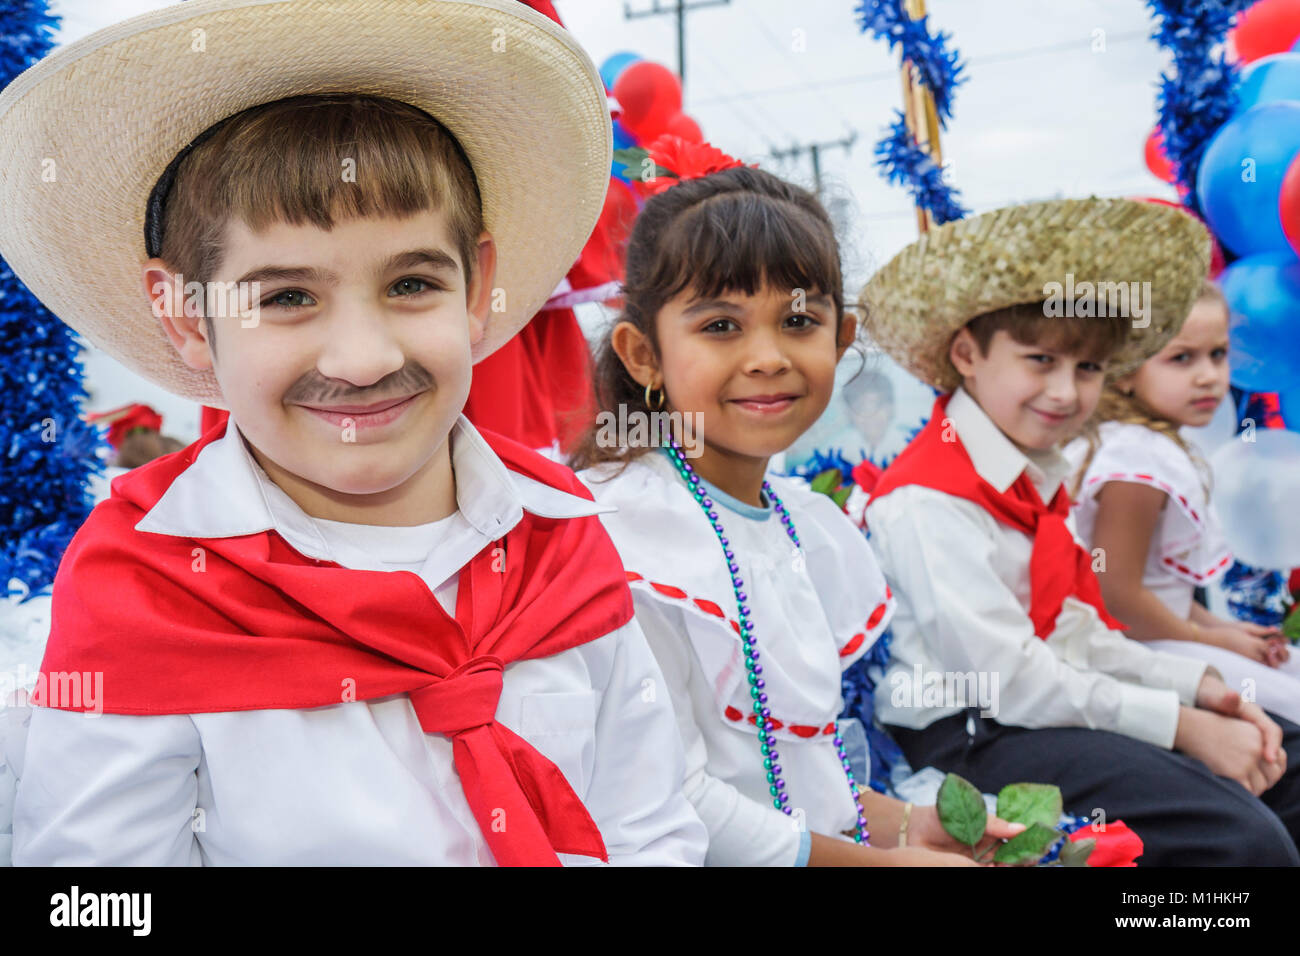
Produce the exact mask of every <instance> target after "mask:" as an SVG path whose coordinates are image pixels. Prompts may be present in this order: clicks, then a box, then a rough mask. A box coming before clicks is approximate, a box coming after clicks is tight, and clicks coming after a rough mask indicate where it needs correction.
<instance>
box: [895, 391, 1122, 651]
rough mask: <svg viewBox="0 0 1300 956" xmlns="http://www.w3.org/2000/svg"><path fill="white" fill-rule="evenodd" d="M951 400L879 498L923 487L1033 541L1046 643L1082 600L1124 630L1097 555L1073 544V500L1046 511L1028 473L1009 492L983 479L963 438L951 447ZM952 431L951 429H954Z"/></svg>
mask: <svg viewBox="0 0 1300 956" xmlns="http://www.w3.org/2000/svg"><path fill="white" fill-rule="evenodd" d="M951 398H952V395H951V394H948V395H943V396H940V397H939V399H938V400H937V401H936V402H935V403H934V410H933V411H932V412H931V413H930V421H929V423H928V424H927V425H926V426H925V428H923V429H921V433H920V434H919V435H917V436H916V438H914V439H913V440H912V441H911V443H910V444H908V446H907V447H906V448H904V449H903V451H902V453H901V454H900V455H899V456H898V457H897V458H896V459H894V462H893V463H892V464H891V465H890V466H889V467H888V468H886V469H885V473H884V474H883V475H881V476H880V480H879V482H877V484H876V487H875V490H874V492H873V493H872V496H871V497H872V499H873V500H875V499H879V498H883V497H884V496H885V495H887V494H889V493H890V492H891V491H893V490H894V489H896V488H901V487H903V486H904V485H920V486H921V487H923V488H933V489H934V490H935V491H942V492H943V493H944V494H948V495H953V496H954V497H957V498H964V499H966V500H967V501H972V502H974V503H975V504H977V505H979V506H980V507H981V508H983V509H984V510H985V511H987V512H988V513H989V514H991V515H992V516H993V517H994V518H996V519H997V520H998V521H1000V522H1001V523H1002V524H1004V525H1007V526H1008V527H1012V528H1015V529H1016V530H1017V531H1023V532H1024V533H1025V534H1027V535H1029V536H1030V537H1032V538H1033V539H1034V547H1033V552H1032V554H1031V557H1030V559H1029V586H1030V606H1029V618H1030V620H1031V621H1032V622H1033V625H1034V633H1035V634H1036V635H1038V636H1039V637H1040V638H1043V639H1044V640H1046V639H1047V636H1048V635H1049V634H1051V633H1052V628H1053V627H1055V625H1056V617H1057V615H1058V614H1060V613H1061V606H1062V605H1063V604H1064V603H1065V599H1066V598H1067V597H1070V596H1075V597H1077V598H1079V600H1081V601H1083V602H1084V603H1086V604H1090V605H1092V606H1093V607H1094V608H1095V609H1096V611H1097V614H1098V615H1099V616H1100V617H1101V620H1102V623H1104V624H1105V625H1106V626H1107V627H1110V628H1114V629H1116V630H1122V629H1123V627H1124V625H1123V624H1122V623H1120V622H1119V621H1117V620H1116V619H1115V618H1113V617H1111V616H1110V614H1108V613H1107V612H1106V606H1105V603H1104V602H1103V601H1102V598H1101V586H1100V585H1099V584H1098V583H1097V576H1096V575H1095V574H1093V572H1092V561H1091V555H1089V554H1088V552H1087V551H1085V550H1084V549H1083V548H1082V547H1080V546H1079V544H1078V543H1077V542H1076V541H1075V540H1074V537H1073V536H1072V535H1071V534H1070V529H1069V528H1068V527H1067V526H1066V523H1065V519H1066V517H1067V516H1068V515H1069V513H1070V496H1069V495H1067V494H1066V493H1065V488H1064V486H1062V487H1061V488H1059V489H1058V490H1057V492H1056V494H1055V495H1054V496H1053V497H1052V502H1051V504H1050V505H1044V504H1043V499H1042V498H1041V497H1039V494H1038V490H1037V489H1036V488H1034V484H1033V482H1032V481H1030V479H1029V475H1028V473H1027V472H1021V474H1020V477H1019V478H1017V479H1016V480H1015V482H1014V483H1013V484H1012V485H1011V487H1010V488H1008V489H1007V491H1006V493H1005V494H1003V493H999V492H998V490H997V489H996V488H994V487H993V486H992V485H991V484H989V483H988V482H987V481H985V480H984V479H983V478H981V477H980V475H979V474H978V472H976V471H975V466H974V464H972V462H971V459H970V455H969V453H967V451H966V448H965V446H964V445H962V443H961V438H959V437H958V436H957V435H956V433H955V432H954V433H953V434H952V440H951V441H945V440H944V437H943V434H944V431H945V423H946V422H948V420H947V419H946V418H945V416H944V412H945V410H946V409H947V407H948V401H949V400H950V399H951ZM949 425H950V423H949Z"/></svg>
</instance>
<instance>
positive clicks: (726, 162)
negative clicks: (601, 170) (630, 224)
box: [614, 133, 756, 198]
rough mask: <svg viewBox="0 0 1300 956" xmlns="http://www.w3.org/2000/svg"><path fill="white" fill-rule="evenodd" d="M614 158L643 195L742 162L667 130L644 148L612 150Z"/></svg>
mask: <svg viewBox="0 0 1300 956" xmlns="http://www.w3.org/2000/svg"><path fill="white" fill-rule="evenodd" d="M614 161H615V162H618V163H622V164H623V165H624V166H626V167H627V177H628V179H629V180H630V181H631V183H632V186H633V188H634V189H636V190H637V192H638V193H640V194H641V196H643V197H647V198H648V197H650V196H656V195H658V194H659V193H661V192H663V191H664V190H665V189H671V188H672V187H673V186H676V185H677V184H678V183H680V182H685V181H686V180H688V179H699V178H700V177H701V176H708V175H709V174H710V173H717V172H721V171H722V170H724V169H732V168H734V167H736V166H744V165H745V163H742V162H741V161H740V160H738V159H736V158H735V157H734V156H728V155H727V154H726V153H724V152H723V151H722V150H720V149H718V148H717V147H715V146H713V145H712V144H710V143H692V142H690V141H689V140H685V139H682V138H681V137H680V136H674V135H673V134H671V133H664V134H663V135H662V136H660V137H659V138H658V139H656V140H655V141H654V142H653V143H651V144H650V145H649V146H648V147H641V146H637V147H634V148H632V149H619V150H615V151H614ZM750 168H751V169H752V168H756V167H753V166H751V167H750Z"/></svg>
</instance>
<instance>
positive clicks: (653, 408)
mask: <svg viewBox="0 0 1300 956" xmlns="http://www.w3.org/2000/svg"><path fill="white" fill-rule="evenodd" d="M656 391H657V392H658V393H659V404H658V405H655V404H653V403H652V402H651V401H650V385H649V383H647V384H646V387H645V407H646V408H648V409H650V410H651V411H655V412H657V411H659V410H660V409H662V408H663V407H664V405H665V404H666V403H667V402H668V393H667V392H665V391H664V390H663V389H662V388H660V389H656Z"/></svg>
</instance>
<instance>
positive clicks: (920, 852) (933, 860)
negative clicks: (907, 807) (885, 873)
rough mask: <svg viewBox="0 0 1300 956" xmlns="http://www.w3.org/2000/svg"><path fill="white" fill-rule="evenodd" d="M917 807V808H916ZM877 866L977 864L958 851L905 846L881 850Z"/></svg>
mask: <svg viewBox="0 0 1300 956" xmlns="http://www.w3.org/2000/svg"><path fill="white" fill-rule="evenodd" d="M918 809H919V808H918ZM882 854H883V856H882V857H877V859H878V860H880V861H881V862H878V863H876V865H877V866H979V864H978V863H976V862H975V861H974V860H972V859H971V858H970V857H969V856H963V855H961V854H960V853H939V852H937V851H935V850H927V849H926V848H925V847H919V846H905V847H895V848H894V849H892V850H884V851H882Z"/></svg>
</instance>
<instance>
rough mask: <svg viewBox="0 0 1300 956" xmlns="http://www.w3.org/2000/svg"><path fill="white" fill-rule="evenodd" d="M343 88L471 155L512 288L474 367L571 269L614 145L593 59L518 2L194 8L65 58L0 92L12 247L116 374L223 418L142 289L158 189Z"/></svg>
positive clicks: (38, 286) (197, 2)
mask: <svg viewBox="0 0 1300 956" xmlns="http://www.w3.org/2000/svg"><path fill="white" fill-rule="evenodd" d="M196 38H202V44H201V46H202V49H201V50H199V49H197V47H196ZM343 92H346V93H362V94H369V95H374V96H382V97H388V98H391V99H395V100H399V101H401V102H404V103H408V104H411V105H412V106H415V107H418V108H419V109H422V110H424V111H425V112H427V113H429V114H430V115H431V116H433V117H435V118H436V119H437V120H438V121H440V122H441V123H442V124H443V125H444V126H446V127H447V129H448V130H450V132H451V133H452V135H453V136H455V137H456V139H457V140H458V141H459V143H460V145H461V146H462V147H463V148H464V150H465V153H466V155H467V156H468V157H469V160H470V163H471V165H472V167H473V169H474V174H475V177H476V178H477V180H478V186H479V191H480V194H481V196H482V199H483V216H484V224H485V227H486V228H487V230H488V231H489V232H490V233H491V234H492V236H493V238H494V239H495V240H496V245H497V271H496V278H495V280H494V283H493V284H494V286H495V287H497V288H500V289H502V290H504V293H505V295H504V305H505V308H504V311H501V312H493V313H491V315H490V317H489V321H488V323H487V328H486V331H485V334H484V336H483V339H482V341H481V342H480V343H479V344H478V345H477V346H475V348H474V350H473V360H474V361H475V362H477V361H479V360H480V359H482V358H484V357H486V356H487V355H489V354H491V353H492V352H493V351H494V350H495V349H497V348H498V347H499V346H501V345H502V344H504V343H505V342H506V341H507V340H509V339H510V337H511V336H513V335H514V334H515V333H516V332H517V331H518V330H519V329H520V328H521V327H522V326H523V325H524V324H526V323H527V321H528V320H529V319H530V318H531V317H532V315H533V314H534V312H536V311H537V309H538V308H539V307H540V306H541V305H542V304H543V303H544V302H545V301H546V299H547V297H548V296H549V295H550V294H551V292H552V291H553V290H554V289H555V287H556V285H557V284H558V283H559V281H560V280H561V279H562V278H563V276H564V275H565V273H567V272H568V270H569V269H570V268H571V267H572V265H573V263H574V261H576V260H577V258H578V256H579V254H580V253H581V251H582V247H583V244H584V243H585V242H586V240H587V237H588V236H589V235H590V233H591V230H592V229H593V228H594V226H595V224H596V221H597V219H598V217H599V215H600V210H601V206H602V204H603V202H604V197H605V191H606V188H607V186H608V183H609V170H610V155H611V150H612V146H613V143H612V140H613V132H612V129H611V127H610V123H609V111H608V106H607V102H606V95H605V89H604V86H603V84H602V83H601V80H600V75H599V73H598V72H597V71H596V68H595V66H594V65H593V64H592V62H591V60H590V58H589V57H588V56H587V54H586V53H585V52H583V50H582V48H581V47H579V46H578V44H577V43H576V42H574V40H573V39H572V38H571V37H570V36H569V34H568V33H567V32H566V31H565V30H564V29H563V28H561V27H560V26H558V25H557V24H556V23H554V22H553V21H552V20H549V19H547V18H546V17H544V16H542V15H541V14H539V13H536V12H534V11H533V10H531V9H529V8H528V7H526V6H525V5H524V4H522V3H519V2H518V0H331V2H321V0H188V2H186V3H178V4H176V5H175V6H171V7H167V8H165V9H161V10H157V11H154V12H151V13H147V14H144V15H143V16H138V17H134V18H132V19H130V20H126V21H124V22H122V23H118V24H116V25H114V26H111V27H108V28H106V29H103V30H100V31H98V32H96V33H93V34H91V35H89V36H87V37H85V38H83V39H81V40H79V41H77V42H75V43H72V44H70V45H68V46H66V47H63V48H60V49H58V50H55V51H54V52H52V53H51V54H50V55H49V56H47V57H46V58H45V59H43V60H41V61H40V62H38V63H36V64H35V65H34V66H32V67H31V68H30V69H28V70H27V71H26V72H24V73H22V74H21V75H20V76H18V77H17V78H16V79H15V80H14V81H13V82H12V83H11V84H10V85H9V86H8V87H6V88H5V90H4V92H3V93H0V255H3V256H4V258H5V260H6V261H7V262H8V264H9V265H10V266H11V267H12V268H13V271H14V272H15V274H17V276H18V277H19V278H20V279H21V280H22V281H23V282H25V283H26V284H27V286H28V287H29V288H30V289H31V290H32V292H33V293H35V295H36V296H37V297H38V298H40V300H41V301H42V302H43V303H44V304H45V305H46V306H47V307H48V308H49V309H50V310H51V311H52V312H53V313H54V314H55V315H57V316H58V317H59V318H60V319H62V320H63V321H64V322H66V323H67V324H68V325H70V326H72V327H73V328H74V329H76V330H77V331H78V332H80V333H82V334H83V335H84V336H85V337H86V339H88V340H89V341H90V342H92V343H93V344H95V345H96V346H98V347H99V348H101V349H103V350H104V351H105V352H107V353H109V354H110V355H112V356H113V357H114V358H116V359H118V360H119V361H121V362H122V363H123V364H124V365H126V366H128V367H129V368H131V369H133V370H135V371H136V372H138V373H139V374H141V375H143V376H144V377H145V378H148V379H150V380H152V381H154V382H156V383H158V384H159V385H161V386H163V387H164V388H166V389H168V390H169V391H171V392H173V393H175V394H178V395H182V396H184V397H186V398H191V399H194V400H195V401H199V402H204V403H206V404H209V405H213V406H218V407H226V405H225V403H224V401H223V400H222V397H221V392H220V389H219V387H218V385H217V381H216V378H215V377H214V376H213V374H212V372H211V371H210V370H209V371H195V370H194V369H191V368H190V367H189V366H187V365H185V364H184V362H182V361H181V359H180V356H179V355H178V354H177V352H176V350H175V348H174V347H173V346H172V344H171V342H170V340H169V339H168V338H167V336H166V334H165V333H164V331H163V328H162V326H161V323H160V322H159V320H158V318H157V317H155V316H154V314H153V311H152V308H151V304H150V302H149V300H148V298H147V297H146V296H145V294H144V292H143V285H142V283H141V266H142V264H143V262H144V261H145V260H146V259H148V258H150V256H149V255H147V254H146V242H145V213H146V206H147V205H148V201H149V198H150V193H151V191H152V190H153V189H154V186H155V184H156V183H157V182H158V180H159V177H160V175H161V174H162V173H163V172H164V170H165V169H166V168H167V167H168V164H169V163H171V162H172V160H173V158H174V157H175V156H176V155H177V154H178V153H179V152H180V151H181V150H182V149H183V148H184V147H186V146H187V145H188V144H189V143H190V142H191V140H193V139H194V138H195V137H196V136H197V135H198V134H200V133H202V132H203V131H204V130H206V129H208V127H210V126H212V125H214V124H215V123H217V122H218V121H219V120H222V119H224V118H226V117H228V116H232V115H234V114H236V113H239V112H241V111H243V110H245V109H247V108H249V107H252V106H256V105H258V104H261V103H267V102H271V101H274V100H280V99H284V98H286V97H290V96H298V95H305V94H313V93H343ZM50 171H53V175H47V174H48V173H50ZM47 179H48V181H47ZM495 304H496V303H494V305H495Z"/></svg>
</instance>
